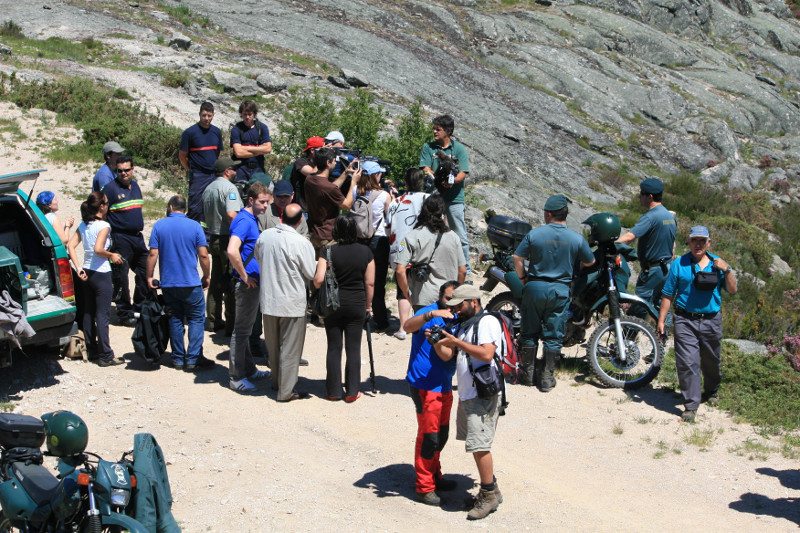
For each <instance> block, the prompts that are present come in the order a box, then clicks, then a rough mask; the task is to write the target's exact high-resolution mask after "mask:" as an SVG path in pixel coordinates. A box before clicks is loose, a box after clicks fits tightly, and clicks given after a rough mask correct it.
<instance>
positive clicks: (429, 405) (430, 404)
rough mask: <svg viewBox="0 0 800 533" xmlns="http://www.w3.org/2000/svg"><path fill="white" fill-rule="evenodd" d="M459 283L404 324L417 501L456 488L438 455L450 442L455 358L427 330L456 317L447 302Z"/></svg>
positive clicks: (433, 500) (434, 501) (435, 500)
mask: <svg viewBox="0 0 800 533" xmlns="http://www.w3.org/2000/svg"><path fill="white" fill-rule="evenodd" d="M456 287H458V282H456V281H448V282H447V283H445V284H444V285H442V286H441V288H440V289H439V300H438V301H437V302H434V303H433V304H431V305H429V306H427V307H423V308H422V309H420V310H419V311H417V313H416V314H415V315H414V316H413V317H411V318H409V319H408V320H407V321H406V323H405V324H404V325H403V329H404V330H405V331H406V332H408V333H413V334H414V335H413V336H412V339H411V357H410V359H409V361H408V374H407V375H406V381H408V384H409V389H410V391H411V398H412V399H413V400H414V406H415V407H416V410H417V425H418V426H419V430H418V431H417V443H416V447H415V449H414V470H415V471H416V474H417V481H416V489H417V501H420V502H422V503H425V504H427V505H440V504H441V500H440V498H439V495H438V494H437V492H436V491H440V492H441V491H448V490H453V489H454V488H455V486H456V482H455V481H452V480H446V479H444V478H442V468H441V464H440V463H439V454H440V453H441V451H442V449H443V448H444V445H445V444H446V443H447V437H448V433H449V430H450V408H451V407H452V405H453V375H454V374H455V372H456V365H455V359H452V360H451V361H448V362H444V361H442V360H441V359H440V358H439V356H437V355H436V352H435V351H434V350H433V346H431V344H430V343H428V340H427V338H426V335H425V333H426V331H428V330H430V329H431V327H433V326H444V325H445V321H447V320H450V319H452V318H453V313H452V312H451V311H450V309H449V308H448V307H447V301H448V300H450V299H451V298H452V297H453V290H454V289H455V288H456Z"/></svg>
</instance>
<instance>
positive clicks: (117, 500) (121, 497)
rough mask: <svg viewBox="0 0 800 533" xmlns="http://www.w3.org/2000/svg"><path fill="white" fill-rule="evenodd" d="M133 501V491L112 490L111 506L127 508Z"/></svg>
mask: <svg viewBox="0 0 800 533" xmlns="http://www.w3.org/2000/svg"><path fill="white" fill-rule="evenodd" d="M130 501H131V491H130V490H128V489H114V488H112V489H111V505H113V506H115V507H127V506H128V502H130Z"/></svg>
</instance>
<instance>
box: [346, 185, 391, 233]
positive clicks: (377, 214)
mask: <svg viewBox="0 0 800 533" xmlns="http://www.w3.org/2000/svg"><path fill="white" fill-rule="evenodd" d="M376 190H377V189H372V190H369V191H367V194H361V195H359V194H358V186H354V187H353V198H357V197H358V196H367V197H368V196H369V195H370V194H372V193H373V192H375V191H376ZM388 196H389V193H388V192H386V191H383V190H382V191H381V192H380V194H378V195H377V196H376V197H375V199H374V200H372V226H373V227H374V228H375V235H374V236H375V237H386V214H385V213H386V198H387V197H388Z"/></svg>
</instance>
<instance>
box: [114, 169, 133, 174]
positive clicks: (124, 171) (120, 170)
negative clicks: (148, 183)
mask: <svg viewBox="0 0 800 533" xmlns="http://www.w3.org/2000/svg"><path fill="white" fill-rule="evenodd" d="M117 172H121V173H123V174H127V173H128V172H133V168H118V169H117Z"/></svg>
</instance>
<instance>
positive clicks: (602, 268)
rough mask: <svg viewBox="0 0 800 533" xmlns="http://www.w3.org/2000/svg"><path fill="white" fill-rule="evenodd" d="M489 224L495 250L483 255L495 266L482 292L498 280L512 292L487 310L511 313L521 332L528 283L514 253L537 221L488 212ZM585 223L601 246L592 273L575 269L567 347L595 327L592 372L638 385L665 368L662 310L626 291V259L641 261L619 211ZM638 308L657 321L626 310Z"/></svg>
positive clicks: (620, 384) (622, 384)
mask: <svg viewBox="0 0 800 533" xmlns="http://www.w3.org/2000/svg"><path fill="white" fill-rule="evenodd" d="M487 223H488V228H487V237H488V239H489V242H490V244H491V246H492V253H491V254H484V255H482V256H481V260H482V261H484V262H491V263H492V265H491V266H489V268H488V269H487V270H486V273H485V274H484V278H485V281H484V283H483V285H481V290H484V291H487V292H491V291H493V290H494V289H495V288H496V287H497V286H498V284H502V285H505V286H506V287H508V288H509V289H510V290H508V291H505V292H501V293H499V294H497V295H495V296H494V297H493V298H492V299H491V300H489V303H487V304H486V309H487V310H489V311H499V312H502V313H504V314H506V315H507V316H508V317H509V318H510V319H511V321H512V323H513V324H514V328H515V332H516V334H517V335H519V326H520V323H521V318H522V314H521V311H520V309H521V305H522V290H523V285H522V282H521V281H520V279H519V277H518V276H517V274H516V271H515V269H514V260H513V255H514V251H515V250H516V248H517V246H518V245H519V243H520V242H521V241H522V239H523V238H524V237H525V235H526V234H527V233H528V232H529V231H530V230H531V225H530V224H528V223H527V222H524V221H522V220H517V219H513V218H510V217H506V216H502V215H494V214H492V213H489V214H487ZM584 224H586V225H587V226H588V227H589V229H588V232H587V233H588V235H587V238H588V241H589V244H590V246H596V248H595V250H594V254H595V259H596V261H595V266H594V267H593V268H591V269H587V270H586V271H583V272H579V271H578V269H577V268H576V269H575V272H576V273H577V275H576V276H575V278H574V279H573V284H572V296H571V300H570V318H569V319H568V321H567V327H566V332H565V337H564V339H563V346H574V345H576V344H580V343H583V342H584V341H585V339H586V334H587V332H588V331H589V330H590V329H591V328H592V327H594V329H593V331H592V333H591V335H590V336H589V340H588V342H586V359H587V361H588V363H589V366H590V368H591V370H592V373H593V374H594V375H595V376H596V377H597V379H598V380H599V381H600V382H602V383H603V384H605V385H607V386H609V387H617V388H623V389H638V388H640V387H643V386H645V385H646V384H648V383H650V382H651V381H652V380H653V379H655V377H656V376H657V375H658V372H659V371H660V370H661V364H662V361H663V358H664V346H663V344H662V339H661V337H660V336H659V335H658V334H657V332H656V329H655V327H654V325H653V324H655V323H656V322H657V320H658V312H657V311H656V309H655V308H654V307H653V306H652V304H650V303H649V302H646V301H645V300H643V299H641V298H640V297H638V296H636V295H635V294H628V293H627V292H624V288H625V287H626V285H627V280H628V276H629V275H630V271H629V269H628V267H627V260H626V257H627V258H628V259H630V260H635V259H636V255H635V252H634V251H633V250H632V249H631V248H630V247H627V246H625V245H620V244H619V243H616V242H615V241H616V239H618V238H619V235H620V232H621V229H622V227H621V224H620V222H619V219H618V218H617V217H616V215H613V214H610V213H598V214H596V215H592V216H591V217H589V218H588V219H587V220H585V221H584ZM526 268H527V264H526ZM620 288H622V289H623V290H620ZM633 306H639V307H638V309H640V310H641V309H644V313H642V314H645V315H646V316H649V317H650V319H651V320H652V323H651V322H649V321H647V320H645V319H642V318H639V317H636V316H631V315H626V314H624V313H623V308H624V307H628V308H632V307H633Z"/></svg>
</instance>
